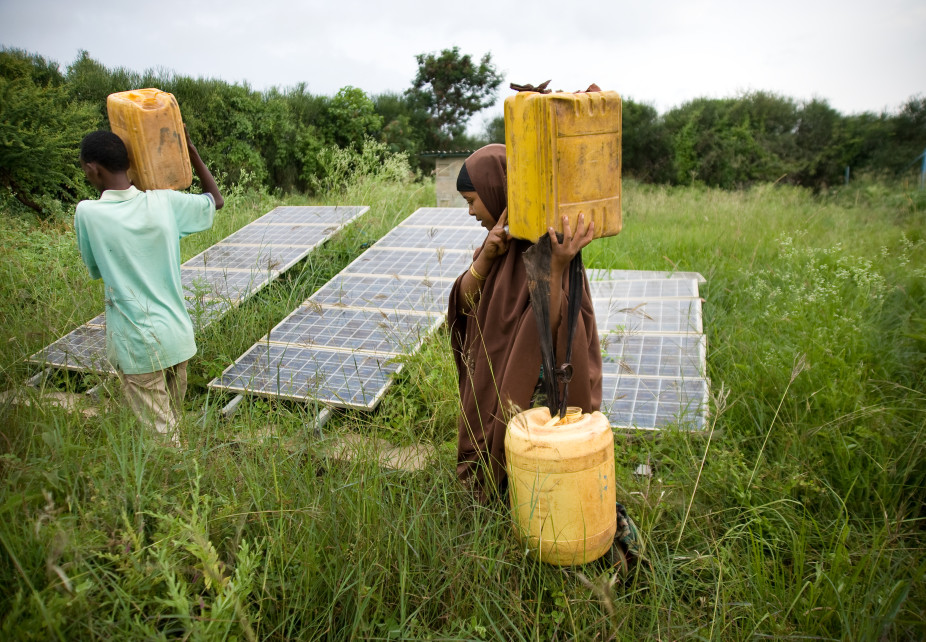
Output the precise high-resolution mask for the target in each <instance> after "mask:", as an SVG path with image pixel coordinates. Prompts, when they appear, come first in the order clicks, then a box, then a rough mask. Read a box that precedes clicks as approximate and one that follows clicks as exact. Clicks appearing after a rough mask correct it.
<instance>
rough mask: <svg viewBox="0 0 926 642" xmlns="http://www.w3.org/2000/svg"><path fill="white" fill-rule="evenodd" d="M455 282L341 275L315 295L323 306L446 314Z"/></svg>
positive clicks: (312, 298) (313, 297)
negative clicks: (448, 300)
mask: <svg viewBox="0 0 926 642" xmlns="http://www.w3.org/2000/svg"><path fill="white" fill-rule="evenodd" d="M452 286H453V282H452V281H436V280H435V281H428V280H427V279H420V278H395V277H392V276H355V275H351V274H343V273H341V274H338V275H337V276H336V277H334V278H333V279H332V280H331V281H329V282H328V283H327V284H325V285H324V286H322V287H321V288H319V290H318V291H317V292H315V294H313V295H312V297H311V300H312V301H314V302H316V303H320V304H322V305H338V306H345V307H354V308H372V309H377V310H386V311H390V312H391V311H396V310H398V311H408V312H414V311H417V312H433V313H442V312H446V309H447V298H448V297H449V296H450V289H451V287H452Z"/></svg>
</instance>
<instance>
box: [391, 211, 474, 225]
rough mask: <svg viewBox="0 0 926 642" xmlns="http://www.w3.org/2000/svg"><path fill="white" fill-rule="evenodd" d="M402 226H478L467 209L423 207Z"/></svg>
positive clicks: (403, 222)
mask: <svg viewBox="0 0 926 642" xmlns="http://www.w3.org/2000/svg"><path fill="white" fill-rule="evenodd" d="M401 225H402V226H423V227H473V226H474V225H475V226H478V225H479V222H478V221H476V218H475V217H474V216H470V215H469V210H468V209H467V208H465V207H422V208H421V209H419V210H417V211H416V212H415V213H414V214H412V215H411V216H409V217H408V218H406V219H405V220H404V221H402V223H401Z"/></svg>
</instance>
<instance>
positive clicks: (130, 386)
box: [118, 361, 188, 441]
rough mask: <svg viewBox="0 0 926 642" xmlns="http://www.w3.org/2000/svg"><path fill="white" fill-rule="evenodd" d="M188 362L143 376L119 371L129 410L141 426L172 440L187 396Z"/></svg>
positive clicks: (174, 439)
mask: <svg viewBox="0 0 926 642" xmlns="http://www.w3.org/2000/svg"><path fill="white" fill-rule="evenodd" d="M187 363H188V362H187V361H184V362H183V363H178V364H177V365H175V366H171V367H169V368H165V369H164V370H158V371H157V372H146V373H143V374H125V373H124V372H122V371H121V370H119V371H118V374H119V380H120V381H122V387H123V389H124V390H125V396H126V399H127V400H128V402H129V407H130V408H131V409H132V411H133V412H134V413H135V416H136V417H138V418H139V420H141V422H142V423H144V424H147V425H149V426H152V427H153V428H154V429H155V430H157V431H158V432H159V433H162V434H164V435H168V436H171V437H172V438H173V439H172V440H173V441H176V436H175V435H173V434H172V433H173V432H174V429H175V428H176V427H177V424H178V423H179V421H180V415H181V412H182V410H183V398H184V397H185V396H186V366H187Z"/></svg>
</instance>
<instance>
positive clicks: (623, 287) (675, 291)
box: [588, 279, 698, 300]
mask: <svg viewBox="0 0 926 642" xmlns="http://www.w3.org/2000/svg"><path fill="white" fill-rule="evenodd" d="M588 285H589V290H590V291H591V294H592V299H593V300H597V299H678V298H689V299H690V298H693V297H696V296H698V282H697V281H695V280H694V279H657V280H653V279H649V280H645V281H640V280H634V281H631V280H620V281H589V284H588Z"/></svg>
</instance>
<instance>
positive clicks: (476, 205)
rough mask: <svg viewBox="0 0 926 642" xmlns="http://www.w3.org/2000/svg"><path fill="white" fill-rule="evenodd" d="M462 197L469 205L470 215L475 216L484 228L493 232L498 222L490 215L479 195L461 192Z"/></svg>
mask: <svg viewBox="0 0 926 642" xmlns="http://www.w3.org/2000/svg"><path fill="white" fill-rule="evenodd" d="M460 196H462V197H463V200H465V201H466V203H467V204H468V205H469V215H470V216H475V217H476V220H477V221H479V222H480V223H481V224H482V227H484V228H486V229H487V230H491V229H492V228H493V227H495V223H496V222H497V221H496V220H495V218H494V217H493V216H492V215H491V214H489V210H487V209H486V206H485V205H483V203H482V200H481V199H480V198H479V194H477V193H476V192H460Z"/></svg>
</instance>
